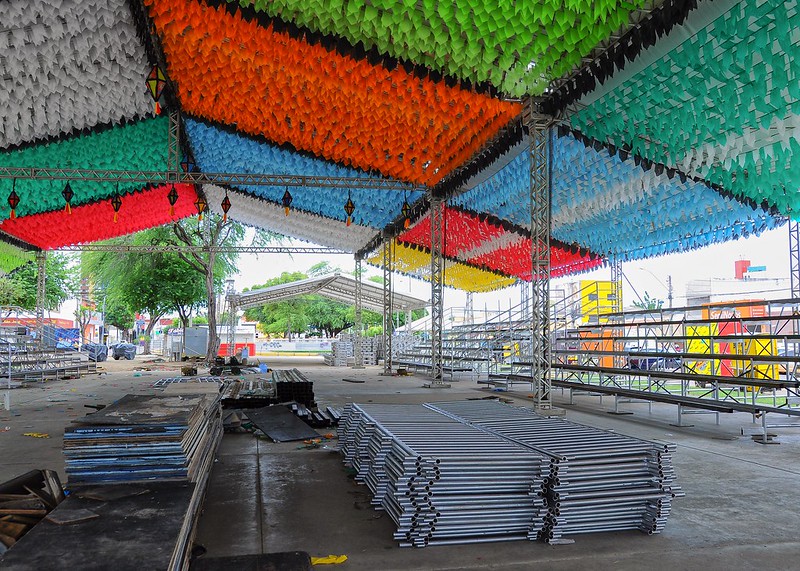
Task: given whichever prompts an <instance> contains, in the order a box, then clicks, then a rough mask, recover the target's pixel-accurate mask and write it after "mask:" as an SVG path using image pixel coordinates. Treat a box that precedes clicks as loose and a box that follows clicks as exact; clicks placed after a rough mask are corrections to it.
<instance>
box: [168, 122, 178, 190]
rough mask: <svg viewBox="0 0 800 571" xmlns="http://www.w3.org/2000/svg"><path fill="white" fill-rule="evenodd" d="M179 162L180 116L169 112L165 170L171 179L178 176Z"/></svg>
mask: <svg viewBox="0 0 800 571" xmlns="http://www.w3.org/2000/svg"><path fill="white" fill-rule="evenodd" d="M180 161H181V115H180V113H179V112H178V111H174V110H173V111H170V112H169V132H168V134H167V170H168V171H169V172H170V173H171V175H172V176H173V177H177V176H178V172H179V171H180Z"/></svg>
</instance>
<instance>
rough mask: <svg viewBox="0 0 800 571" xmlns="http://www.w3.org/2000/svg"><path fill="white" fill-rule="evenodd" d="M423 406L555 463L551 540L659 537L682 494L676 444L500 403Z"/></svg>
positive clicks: (544, 532) (549, 480)
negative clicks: (630, 533)
mask: <svg viewBox="0 0 800 571" xmlns="http://www.w3.org/2000/svg"><path fill="white" fill-rule="evenodd" d="M425 406H426V407H428V408H430V409H431V410H435V411H440V412H442V413H444V414H447V415H449V416H450V417H451V418H454V419H458V420H461V421H464V422H468V423H470V424H471V425H472V426H475V427H478V428H481V429H484V430H488V431H489V432H491V433H492V434H496V435H498V436H501V437H503V438H507V439H510V440H512V441H513V442H516V443H519V444H522V445H524V446H526V447H529V448H530V449H531V450H535V451H537V452H539V453H541V454H543V455H545V456H547V457H549V459H550V463H549V468H550V469H549V473H548V474H547V475H546V476H545V478H544V482H543V488H542V492H543V494H544V496H545V497H546V499H547V505H548V514H547V516H546V518H545V520H546V521H545V525H544V526H543V528H542V529H541V530H540V531H539V537H540V538H541V539H544V540H545V541H548V542H550V541H555V540H558V539H560V538H562V537H563V536H568V535H574V534H580V533H593V532H601V531H618V530H628V529H639V530H641V531H643V532H645V533H648V534H653V533H659V532H660V531H662V530H663V529H664V526H665V525H666V521H667V516H668V515H669V513H670V510H671V505H672V499H673V498H674V497H677V496H682V495H683V492H682V491H681V489H680V487H679V486H677V485H676V483H675V471H674V469H673V466H672V453H673V452H674V450H675V445H674V444H670V443H664V442H653V441H647V440H642V439H638V438H633V437H630V436H624V435H621V434H616V433H614V432H610V431H607V430H602V429H599V428H593V427H590V426H584V425H581V424H577V423H574V422H570V421H567V420H564V419H561V418H547V417H543V416H539V415H537V414H535V413H534V412H533V411H531V410H529V409H525V408H518V407H511V406H508V405H504V404H502V403H499V402H496V401H462V402H445V403H433V404H428V405H425Z"/></svg>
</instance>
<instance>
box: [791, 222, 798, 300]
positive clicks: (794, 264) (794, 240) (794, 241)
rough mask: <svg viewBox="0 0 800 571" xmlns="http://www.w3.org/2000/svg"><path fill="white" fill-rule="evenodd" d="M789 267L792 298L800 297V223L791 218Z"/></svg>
mask: <svg viewBox="0 0 800 571" xmlns="http://www.w3.org/2000/svg"><path fill="white" fill-rule="evenodd" d="M789 267H790V273H789V276H790V280H791V288H792V299H800V223H798V222H797V221H795V220H789Z"/></svg>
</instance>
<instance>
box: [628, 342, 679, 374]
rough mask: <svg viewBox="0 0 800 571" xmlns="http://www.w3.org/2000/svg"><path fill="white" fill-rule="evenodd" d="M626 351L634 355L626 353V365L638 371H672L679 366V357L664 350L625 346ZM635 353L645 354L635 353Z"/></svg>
mask: <svg viewBox="0 0 800 571" xmlns="http://www.w3.org/2000/svg"><path fill="white" fill-rule="evenodd" d="M626 351H628V352H629V353H634V355H628V362H627V364H626V367H627V368H629V369H637V370H639V371H655V370H659V371H664V370H666V371H674V370H675V369H679V368H680V366H681V358H680V357H676V356H674V355H672V354H671V353H669V352H667V351H664V350H658V349H653V348H649V347H641V348H640V347H638V346H633V347H628V348H626ZM635 353H647V354H646V355H636V354H635ZM654 353H658V355H654Z"/></svg>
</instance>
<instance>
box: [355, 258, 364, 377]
mask: <svg viewBox="0 0 800 571" xmlns="http://www.w3.org/2000/svg"><path fill="white" fill-rule="evenodd" d="M362 271H363V270H362V268H361V257H360V256H356V287H355V300H354V302H355V306H356V311H355V320H354V321H355V324H354V325H353V329H355V335H354V337H353V368H354V369H363V368H364V351H363V346H362V343H363V337H362V331H361V329H362V319H361V301H362V300H361V272H362Z"/></svg>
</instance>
